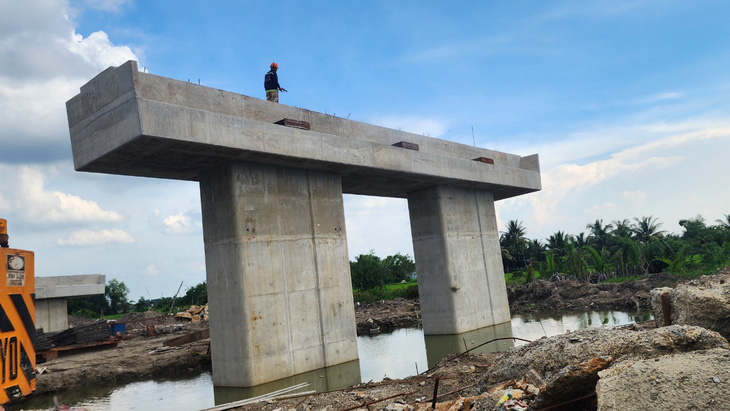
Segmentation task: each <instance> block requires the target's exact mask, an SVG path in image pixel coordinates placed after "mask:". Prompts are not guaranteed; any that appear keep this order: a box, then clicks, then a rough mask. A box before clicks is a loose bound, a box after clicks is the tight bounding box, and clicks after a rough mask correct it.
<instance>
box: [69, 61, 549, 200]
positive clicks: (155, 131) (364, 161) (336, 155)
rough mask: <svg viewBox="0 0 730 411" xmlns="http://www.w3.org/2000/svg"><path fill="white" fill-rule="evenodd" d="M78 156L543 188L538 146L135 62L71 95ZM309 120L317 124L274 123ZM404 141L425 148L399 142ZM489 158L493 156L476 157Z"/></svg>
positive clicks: (90, 164)
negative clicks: (192, 79) (175, 74)
mask: <svg viewBox="0 0 730 411" xmlns="http://www.w3.org/2000/svg"><path fill="white" fill-rule="evenodd" d="M66 107H67V111H68V117H69V126H70V130H71V145H72V149H73V155H74V166H75V167H76V169H77V170H79V171H91V172H100V173H111V174H125V175H133V176H145V177H157V178H170V179H180V180H190V181H198V178H199V174H200V172H202V171H203V170H205V169H207V168H209V167H213V166H215V165H217V164H220V163H221V162H224V161H252V162H258V163H265V164H272V165H280V166H287V167H297V168H306V169H310V170H323V171H328V172H335V173H337V174H339V175H340V177H341V179H342V191H343V193H346V194H366V195H376V196H385V197H398V198H406V197H407V195H408V193H409V192H411V191H416V190H419V189H423V188H428V187H432V186H434V185H439V184H443V185H451V186H460V187H467V188H480V189H487V190H490V191H491V192H492V193H493V195H494V199H495V200H500V199H504V198H509V197H513V196H516V195H520V194H526V193H529V192H533V191H537V190H540V173H539V161H538V158H537V155H532V156H527V157H520V156H517V155H513V154H507V153H501V152H498V151H493V150H486V149H482V148H478V147H472V146H467V145H463V144H458V143H453V142H449V141H444V140H439V139H435V138H430V137H425V136H421V135H418V134H412V133H406V132H403V131H398V130H391V129H388V128H384V127H378V126H373V125H369V124H364V123H360V122H357V121H352V120H347V119H343V118H339V117H334V116H330V115H326V114H321V113H316V112H313V111H309V110H303V109H299V108H295V107H289V106H286V105H283V104H273V103H270V102H268V101H265V100H260V99H255V98H251V97H247V96H243V95H240V94H235V93H230V92H225V91H222V90H216V89H212V88H207V87H201V86H199V85H197V84H191V83H186V82H182V81H176V80H172V79H168V78H164V77H158V76H154V75H151V74H146V73H140V72H139V71H137V65H136V63H135V62H133V61H130V62H127V63H125V64H124V65H122V66H120V67H119V68H116V69H114V68H110V69H107V70H106V71H104V72H102V73H101V74H99V75H98V76H97V77H96V78H94V79H93V80H92V81H90V82H89V83H87V84H86V85H85V86H83V87H82V88H81V94H79V95H77V96H76V97H74V98H72V99H71V100H69V102H68V103H67V104H66ZM284 118H291V119H295V120H301V121H306V122H308V123H310V125H311V130H300V129H295V128H290V127H285V126H282V125H278V124H274V123H275V122H277V121H280V120H282V119H284ZM401 141H407V142H411V143H415V144H418V146H419V151H414V150H407V149H403V148H398V147H393V144H396V143H398V142H401ZM481 157H485V158H490V159H493V160H494V164H488V163H483V162H481V161H475V160H474V159H477V158H481Z"/></svg>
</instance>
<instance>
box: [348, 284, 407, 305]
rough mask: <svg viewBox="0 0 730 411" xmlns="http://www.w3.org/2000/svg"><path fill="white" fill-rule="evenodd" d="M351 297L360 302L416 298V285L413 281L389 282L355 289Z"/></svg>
mask: <svg viewBox="0 0 730 411" xmlns="http://www.w3.org/2000/svg"><path fill="white" fill-rule="evenodd" d="M389 286H392V287H389ZM353 297H354V300H355V302H360V303H374V302H376V301H382V300H395V299H396V298H407V299H410V300H417V299H418V286H417V285H416V284H415V283H410V284H408V283H406V284H389V285H385V286H383V287H376V288H371V289H369V290H357V291H355V292H354V293H353Z"/></svg>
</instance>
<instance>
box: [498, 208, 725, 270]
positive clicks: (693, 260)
mask: <svg viewBox="0 0 730 411" xmlns="http://www.w3.org/2000/svg"><path fill="white" fill-rule="evenodd" d="M715 222H716V224H712V225H708V224H707V223H706V222H705V220H704V219H703V218H702V217H701V216H697V217H694V218H690V219H686V220H680V221H679V225H680V226H681V227H682V228H683V232H682V233H681V234H670V233H667V232H666V231H664V230H661V225H662V223H661V222H659V221H658V219H657V218H655V217H653V216H648V217H641V218H634V219H633V221H630V220H628V219H623V220H617V221H612V222H611V223H604V222H603V220H596V221H594V222H593V223H590V224H587V225H586V230H587V231H586V232H581V233H579V234H577V235H571V234H566V233H565V232H563V231H557V232H555V233H554V234H552V235H550V236H549V237H548V238H547V239H546V240H545V241H541V240H538V239H530V238H528V237H527V235H526V233H527V229H526V227H525V226H524V225H523V224H522V222H520V221H518V220H511V221H509V222H508V224H507V227H506V230H505V231H504V232H503V233H502V234H501V235H500V239H499V242H500V245H501V248H502V262H503V264H504V270H505V273H509V274H511V276H512V277H518V278H523V279H524V281H530V280H531V279H533V278H535V277H537V276H539V277H542V278H545V279H548V278H553V279H556V278H562V277H569V278H575V279H577V280H579V281H591V282H598V281H605V280H612V279H621V278H623V277H633V276H639V275H644V274H648V273H658V272H664V271H666V272H671V273H677V274H682V273H690V272H691V273H694V274H697V275H699V274H703V273H706V274H709V273H711V272H714V271H716V270H717V269H718V268H721V267H723V266H725V265H728V264H730V214H727V215H724V218H723V219H718V220H715Z"/></svg>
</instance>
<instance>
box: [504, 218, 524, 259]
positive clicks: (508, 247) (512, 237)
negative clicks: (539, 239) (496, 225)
mask: <svg viewBox="0 0 730 411" xmlns="http://www.w3.org/2000/svg"><path fill="white" fill-rule="evenodd" d="M526 232H527V229H526V228H525V227H524V226H523V225H522V222H520V221H517V220H510V221H509V222H508V223H507V231H505V232H504V233H502V235H501V236H500V238H499V244H500V246H502V248H503V249H504V250H505V251H503V253H502V254H506V255H509V256H510V257H512V258H511V260H512V261H513V262H514V264H506V263H505V269H508V268H521V267H523V266H524V265H525V251H526V248H527V242H528V239H527V237H526V236H525V233H526ZM510 266H512V267H510Z"/></svg>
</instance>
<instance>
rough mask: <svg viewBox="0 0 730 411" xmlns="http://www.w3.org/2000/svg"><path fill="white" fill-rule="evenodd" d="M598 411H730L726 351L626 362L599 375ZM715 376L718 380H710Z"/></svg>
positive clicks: (729, 360) (729, 371) (729, 368)
mask: <svg viewBox="0 0 730 411" xmlns="http://www.w3.org/2000/svg"><path fill="white" fill-rule="evenodd" d="M598 375H599V376H600V380H599V381H598V383H597V385H596V393H597V396H598V410H601V411H612V410H626V409H636V410H668V409H674V410H720V409H728V402H727V401H728V400H727V399H728V398H730V385H728V384H727V383H724V382H723V381H728V380H729V379H730V351H728V350H727V349H726V348H715V349H712V350H701V351H694V352H689V353H677V354H671V355H666V356H663V357H660V358H657V359H651V360H647V359H642V360H631V361H625V362H623V363H621V364H617V365H615V366H613V367H611V368H609V369H607V370H604V371H601V372H599V373H598ZM708 376H714V377H715V378H717V380H719V381H716V380H715V378H708Z"/></svg>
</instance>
